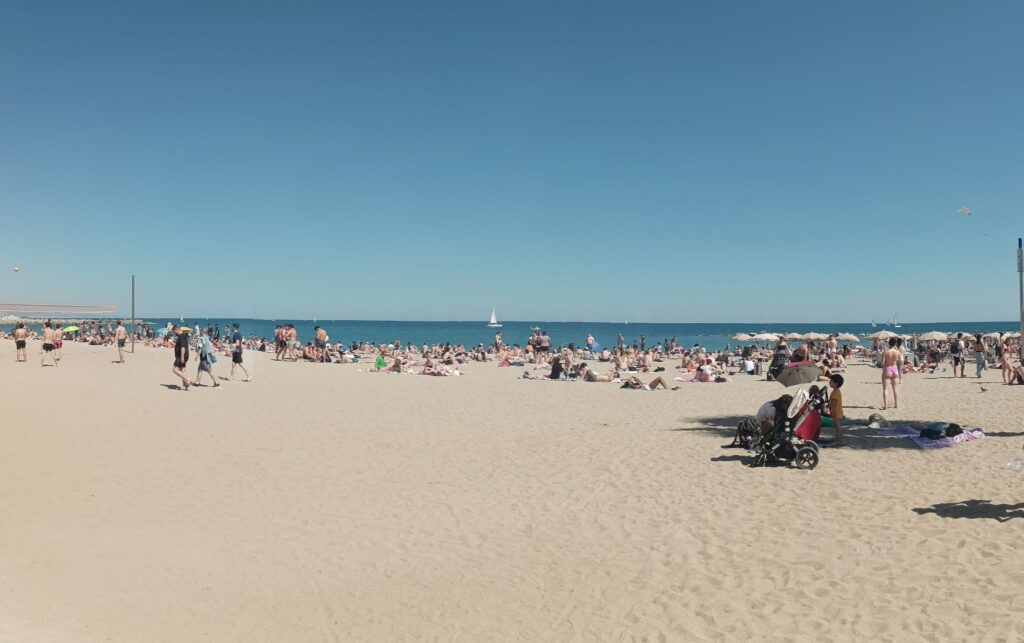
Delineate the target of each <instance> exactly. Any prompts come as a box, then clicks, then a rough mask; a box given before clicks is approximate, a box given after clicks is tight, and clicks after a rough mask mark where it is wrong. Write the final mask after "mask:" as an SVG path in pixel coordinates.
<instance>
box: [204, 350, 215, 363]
mask: <svg viewBox="0 0 1024 643" xmlns="http://www.w3.org/2000/svg"><path fill="white" fill-rule="evenodd" d="M206 361H208V362H210V363H211V364H216V363H217V354H216V353H213V352H210V353H207V354H206Z"/></svg>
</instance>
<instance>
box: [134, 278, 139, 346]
mask: <svg viewBox="0 0 1024 643" xmlns="http://www.w3.org/2000/svg"><path fill="white" fill-rule="evenodd" d="M138 330H139V323H138V322H137V321H135V275H132V353H133V354H134V353H135V333H136V332H138Z"/></svg>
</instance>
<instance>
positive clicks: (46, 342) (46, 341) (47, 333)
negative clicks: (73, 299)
mask: <svg viewBox="0 0 1024 643" xmlns="http://www.w3.org/2000/svg"><path fill="white" fill-rule="evenodd" d="M47 355H49V356H50V361H51V362H53V365H54V366H56V365H57V357H56V355H54V354H53V328H51V327H50V322H48V321H47V322H43V357H42V359H40V360H39V365H40V366H46V356H47Z"/></svg>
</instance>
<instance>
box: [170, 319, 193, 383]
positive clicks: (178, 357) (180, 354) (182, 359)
mask: <svg viewBox="0 0 1024 643" xmlns="http://www.w3.org/2000/svg"><path fill="white" fill-rule="evenodd" d="M172 328H173V331H174V332H175V333H176V334H177V336H176V337H175V340H174V368H173V369H171V372H172V373H174V374H175V375H177V376H178V377H180V378H181V390H183V391H187V390H188V385H189V382H188V377H187V376H186V375H185V367H186V366H187V365H188V329H187V328H184V327H179V326H172Z"/></svg>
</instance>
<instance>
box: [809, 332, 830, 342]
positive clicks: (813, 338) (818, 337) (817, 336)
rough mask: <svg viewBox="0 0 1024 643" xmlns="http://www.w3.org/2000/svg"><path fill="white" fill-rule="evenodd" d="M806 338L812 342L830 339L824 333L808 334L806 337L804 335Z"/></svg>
mask: <svg viewBox="0 0 1024 643" xmlns="http://www.w3.org/2000/svg"><path fill="white" fill-rule="evenodd" d="M804 337H805V338H807V339H809V340H811V341H812V342H820V341H822V340H825V339H828V335H825V334H822V333H807V334H806V335H804Z"/></svg>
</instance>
